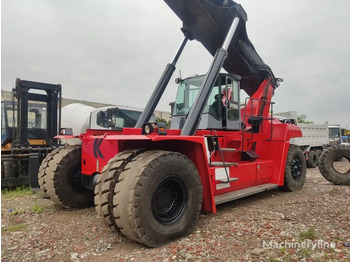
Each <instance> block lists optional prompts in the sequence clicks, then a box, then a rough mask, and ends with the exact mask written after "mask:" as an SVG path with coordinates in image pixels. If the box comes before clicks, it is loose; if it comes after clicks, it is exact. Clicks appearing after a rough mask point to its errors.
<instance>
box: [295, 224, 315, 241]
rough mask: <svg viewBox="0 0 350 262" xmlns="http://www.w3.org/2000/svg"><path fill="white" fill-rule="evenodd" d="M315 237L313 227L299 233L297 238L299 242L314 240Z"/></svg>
mask: <svg viewBox="0 0 350 262" xmlns="http://www.w3.org/2000/svg"><path fill="white" fill-rule="evenodd" d="M316 237H317V234H316V231H315V229H314V228H313V227H311V228H309V229H308V230H306V231H302V232H300V233H299V238H300V239H301V240H305V239H311V240H313V239H315V238H316Z"/></svg>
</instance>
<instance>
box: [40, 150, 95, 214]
mask: <svg viewBox="0 0 350 262" xmlns="http://www.w3.org/2000/svg"><path fill="white" fill-rule="evenodd" d="M47 165H48V166H47V168H46V169H45V170H46V177H45V188H46V190H47V191H46V192H47V194H48V195H49V197H50V198H51V200H53V201H54V202H55V203H56V204H57V205H58V206H60V207H63V208H68V209H71V208H84V207H90V206H93V205H94V192H93V191H91V190H88V189H86V188H85V187H84V186H82V183H81V182H82V181H81V180H82V176H83V175H82V174H81V172H80V171H81V147H80V146H66V147H63V148H59V149H58V150H57V151H56V152H55V154H54V155H53V156H52V158H51V160H50V161H48V164H47Z"/></svg>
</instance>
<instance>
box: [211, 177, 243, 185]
mask: <svg viewBox="0 0 350 262" xmlns="http://www.w3.org/2000/svg"><path fill="white" fill-rule="evenodd" d="M237 180H239V178H237V177H230V179H229V182H233V181H237ZM216 182H217V183H222V184H225V183H228V182H227V179H221V180H216Z"/></svg>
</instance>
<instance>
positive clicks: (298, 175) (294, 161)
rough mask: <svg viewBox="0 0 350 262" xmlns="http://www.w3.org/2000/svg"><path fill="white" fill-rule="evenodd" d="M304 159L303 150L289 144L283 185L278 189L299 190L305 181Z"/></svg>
mask: <svg viewBox="0 0 350 262" xmlns="http://www.w3.org/2000/svg"><path fill="white" fill-rule="evenodd" d="M305 178H306V161H305V156H304V154H303V151H302V150H301V148H300V147H299V146H296V145H289V150H288V155H287V160H286V169H285V172H284V185H283V186H280V187H279V189H281V190H283V191H297V190H300V189H301V188H302V187H303V186H304V183H305Z"/></svg>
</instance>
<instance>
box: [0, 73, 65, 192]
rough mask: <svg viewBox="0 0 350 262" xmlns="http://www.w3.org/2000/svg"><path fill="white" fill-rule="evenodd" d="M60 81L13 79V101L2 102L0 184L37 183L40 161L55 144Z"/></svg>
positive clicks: (31, 184) (35, 186) (58, 116)
mask: <svg viewBox="0 0 350 262" xmlns="http://www.w3.org/2000/svg"><path fill="white" fill-rule="evenodd" d="M61 90H62V87H61V85H60V84H47V83H40V82H33V81H27V80H20V79H19V78H17V79H16V86H15V88H14V89H13V90H12V101H1V187H2V188H3V187H17V186H23V185H25V186H30V187H31V188H37V187H39V186H38V170H39V166H40V163H41V162H42V160H43V159H44V158H45V157H46V155H47V154H48V153H50V152H51V151H53V150H54V149H55V148H57V147H58V141H57V139H54V137H55V136H56V135H57V134H58V130H59V129H60V123H61V99H62V95H61Z"/></svg>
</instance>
